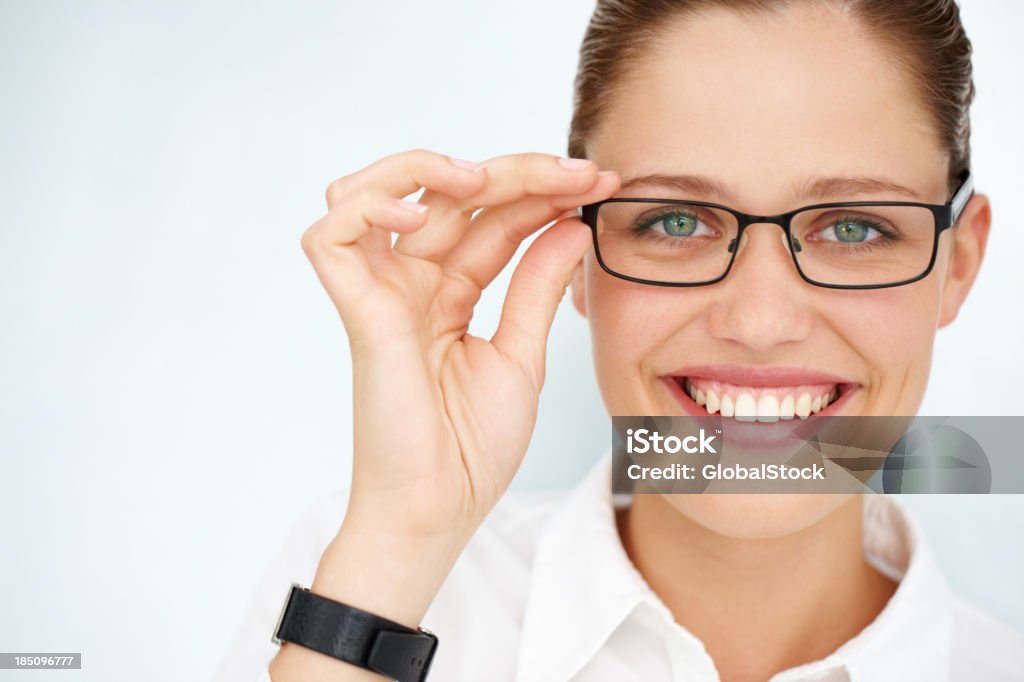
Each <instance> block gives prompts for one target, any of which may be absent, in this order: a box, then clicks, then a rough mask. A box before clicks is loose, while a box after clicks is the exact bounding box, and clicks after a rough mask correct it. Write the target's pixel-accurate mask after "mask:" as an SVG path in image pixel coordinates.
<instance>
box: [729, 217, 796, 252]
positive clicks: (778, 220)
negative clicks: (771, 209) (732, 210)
mask: <svg viewBox="0 0 1024 682" xmlns="http://www.w3.org/2000/svg"><path fill="white" fill-rule="evenodd" d="M736 219H737V220H738V221H739V226H738V227H737V229H736V238H735V239H733V240H732V241H731V242H729V245H728V247H727V248H728V250H729V253H731V254H734V255H735V251H736V250H737V248H738V246H739V243H740V240H741V239H743V232H744V230H746V229H747V228H748V227H750V226H751V225H757V224H758V223H769V224H771V225H778V226H779V227H780V228H782V232H783V233H784V235H785V239H784V242H785V243H786V244H787V245H792V249H793V253H800V251H802V250H803V247H801V246H800V240H799V239H797V238H796V237H794V236H793V235H792V233H791V232H790V226H791V224H792V220H793V214H792V213H783V214H782V215H749V214H746V213H737V214H736Z"/></svg>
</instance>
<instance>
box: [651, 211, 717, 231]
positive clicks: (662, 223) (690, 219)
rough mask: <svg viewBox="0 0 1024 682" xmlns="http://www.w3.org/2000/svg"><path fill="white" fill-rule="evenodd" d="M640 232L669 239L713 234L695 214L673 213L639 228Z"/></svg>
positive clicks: (664, 214)
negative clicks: (660, 235) (652, 233)
mask: <svg viewBox="0 0 1024 682" xmlns="http://www.w3.org/2000/svg"><path fill="white" fill-rule="evenodd" d="M637 230H638V231H651V232H655V233H658V234H663V235H665V236H667V237H693V236H695V235H697V236H706V235H710V234H712V232H711V230H709V229H708V227H707V226H706V225H704V223H703V222H701V220H700V219H699V218H698V217H697V216H696V215H695V214H693V213H682V212H679V211H672V212H671V213H662V214H661V215H659V216H655V217H654V218H651V219H649V220H646V221H644V222H642V223H641V224H640V225H638V226H637Z"/></svg>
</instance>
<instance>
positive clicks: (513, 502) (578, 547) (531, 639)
mask: <svg viewBox="0 0 1024 682" xmlns="http://www.w3.org/2000/svg"><path fill="white" fill-rule="evenodd" d="M610 475H611V457H610V454H606V455H605V456H604V457H603V458H602V459H601V460H600V461H599V462H598V464H597V465H596V466H595V467H594V468H593V470H592V471H591V472H590V474H588V475H587V477H586V478H585V479H584V480H583V481H582V482H581V483H580V484H579V485H578V486H577V487H576V489H574V490H573V491H571V492H570V493H568V494H566V493H520V492H511V493H508V494H506V495H505V496H504V497H503V498H502V499H501V501H500V502H499V503H498V504H497V506H496V507H495V508H494V510H493V511H492V512H491V514H490V515H489V516H488V518H487V520H486V521H485V522H484V523H483V524H482V525H481V527H480V528H479V530H478V531H477V533H476V535H474V536H473V539H472V541H471V542H470V543H469V545H468V546H467V547H466V549H465V551H464V552H463V554H462V556H461V557H460V558H459V560H458V562H457V563H456V565H455V567H454V569H453V570H452V572H451V574H449V576H448V579H447V580H446V581H445V583H444V585H443V586H442V588H441V591H440V592H439V593H438V595H437V598H436V599H435V601H434V602H433V604H432V605H431V607H430V609H429V610H428V611H427V613H426V615H425V617H424V619H423V627H426V628H428V629H430V630H432V631H434V632H435V633H437V634H438V637H439V638H440V644H439V646H438V649H437V653H436V655H435V657H434V662H433V665H432V666H431V672H430V675H429V679H430V680H436V681H438V682H478V681H482V680H487V681H488V682H500V681H503V680H504V681H508V682H568V681H569V680H572V681H573V682H605V681H614V682H634V681H635V682H640V681H643V682H653V681H656V680H665V681H666V682H668V681H671V682H683V681H686V682H717V681H718V679H719V677H718V672H717V670H716V669H715V665H714V663H713V662H712V660H711V657H710V656H709V655H708V653H707V652H706V651H705V649H704V645H703V644H702V643H701V641H700V640H698V639H697V638H696V637H695V636H694V635H693V634H691V633H690V632H689V631H687V630H686V629H685V628H683V627H682V626H681V625H679V624H678V623H676V622H675V621H674V620H673V618H672V615H671V613H670V611H669V609H668V607H667V606H666V605H665V604H664V603H663V602H662V601H661V599H660V598H659V597H658V596H657V595H656V594H655V593H654V591H653V590H652V589H651V588H650V587H649V586H648V585H647V583H646V581H645V580H644V579H643V577H642V576H641V575H640V573H639V572H638V571H637V570H636V568H635V567H634V566H633V564H632V562H631V561H630V559H629V557H628V556H627V555H626V552H625V550H624V549H623V547H622V544H621V541H620V539H619V535H618V531H617V529H616V525H615V514H614V505H613V502H612V495H611V484H610ZM346 504H347V494H346V493H345V492H339V493H336V494H334V495H332V496H331V497H329V498H326V499H325V500H323V501H322V502H321V503H320V504H318V505H317V506H316V507H314V508H313V509H312V510H311V512H310V513H309V514H308V515H307V516H306V517H305V518H304V519H303V520H302V521H301V522H300V523H299V524H298V525H297V526H296V527H295V528H294V529H293V530H292V532H291V533H290V535H289V537H288V539H287V541H286V542H285V545H284V547H283V549H282V550H281V552H280V553H279V555H278V557H277V558H276V560H275V561H274V562H273V564H272V565H271V567H270V569H269V570H268V571H267V572H266V574H265V575H264V577H263V579H262V581H261V582H260V585H259V587H258V588H257V591H256V595H255V599H254V602H253V604H252V607H251V609H250V612H249V614H248V616H247V618H246V620H245V622H244V623H243V626H242V629H241V631H240V632H239V634H238V636H237V638H236V641H235V643H234V645H233V646H232V648H231V650H230V652H229V653H228V656H227V657H226V658H225V660H224V662H223V663H222V666H221V669H220V672H219V674H218V677H217V678H216V680H217V682H270V676H269V674H268V673H267V666H268V664H269V662H270V659H271V658H273V656H274V654H275V653H276V651H277V647H276V645H274V644H273V643H272V642H271V640H270V636H271V632H272V630H273V629H274V625H275V623H276V621H277V617H278V615H279V613H280V609H281V604H282V602H283V601H284V598H285V595H286V593H287V592H288V590H289V588H290V586H291V583H293V582H300V583H302V584H303V585H309V584H310V582H312V579H313V575H314V573H315V572H316V566H317V563H318V561H319V558H320V555H321V553H322V552H323V550H324V548H325V547H326V546H327V544H328V543H329V542H330V540H331V539H332V538H333V537H334V535H335V534H336V533H337V530H338V528H339V527H340V525H341V520H342V517H343V516H344V513H345V507H346ZM864 515H865V517H864V551H865V556H866V557H867V558H868V560H869V561H871V562H872V564H873V565H874V566H876V567H877V568H878V569H879V570H880V571H882V572H884V573H886V574H887V575H890V576H891V577H893V578H894V579H897V580H899V587H898V588H897V589H896V592H895V593H894V595H893V596H892V598H891V599H890V601H889V603H888V604H887V605H886V607H885V608H884V609H883V610H882V612H881V613H880V614H879V615H878V617H877V618H876V619H875V621H874V622H872V623H871V624H870V625H869V626H868V627H867V628H865V629H864V630H863V631H862V632H861V633H860V634H858V635H857V636H856V637H854V638H853V639H852V640H850V641H848V642H847V643H846V644H844V645H843V646H841V647H840V648H839V649H838V650H836V651H835V652H833V653H832V654H831V655H829V656H828V657H826V658H824V659H822V660H819V661H815V662H812V663H808V664H805V665H802V666H799V667H797V668H792V669H790V670H786V671H783V672H780V673H778V674H777V675H775V676H774V677H772V678H771V681H770V682H812V681H813V682H839V681H842V682H863V681H867V680H883V681H886V680H894V681H897V680H898V681H899V682H913V681H916V680H920V681H922V682H925V681H927V682H942V681H944V680H971V681H974V680H978V681H980V682H999V681H1002V680H1024V635H1022V634H1021V633H1018V632H1017V631H1016V630H1014V629H1012V628H1010V627H1009V626H1007V625H1004V624H1002V623H1000V622H999V621H997V620H995V619H993V618H991V617H990V616H988V615H986V614H984V613H982V612H981V611H979V610H977V609H976V608H975V607H973V606H971V605H969V604H968V603H966V602H964V601H963V600H961V599H959V598H957V597H955V596H954V595H952V594H951V593H950V591H949V589H948V587H947V585H946V582H945V579H944V578H943V576H942V573H941V572H940V570H939V567H938V566H937V564H936V563H935V560H934V558H933V557H932V555H931V552H930V551H929V549H928V547H927V546H926V545H925V542H924V539H923V538H922V537H921V534H920V532H919V530H918V528H917V526H916V525H915V524H914V523H913V521H912V520H911V519H910V517H909V516H908V515H907V513H906V511H905V510H904V509H903V508H902V507H901V506H900V505H899V504H898V503H897V501H896V500H895V499H893V498H892V497H890V496H886V495H868V496H867V497H866V498H865V505H864Z"/></svg>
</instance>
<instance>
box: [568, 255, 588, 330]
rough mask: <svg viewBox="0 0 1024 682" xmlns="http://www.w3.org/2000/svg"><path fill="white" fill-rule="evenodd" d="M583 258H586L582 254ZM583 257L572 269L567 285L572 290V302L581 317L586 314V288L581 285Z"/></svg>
mask: <svg viewBox="0 0 1024 682" xmlns="http://www.w3.org/2000/svg"><path fill="white" fill-rule="evenodd" d="M583 258H586V256H584V257H583ZM583 258H581V259H580V262H579V263H577V264H576V268H575V269H573V271H572V280H571V281H570V282H569V287H570V289H571V290H572V291H571V293H572V304H573V306H575V307H576V310H577V311H578V312H579V314H580V315H582V316H583V317H586V316H587V296H586V293H587V291H586V288H585V287H584V286H583Z"/></svg>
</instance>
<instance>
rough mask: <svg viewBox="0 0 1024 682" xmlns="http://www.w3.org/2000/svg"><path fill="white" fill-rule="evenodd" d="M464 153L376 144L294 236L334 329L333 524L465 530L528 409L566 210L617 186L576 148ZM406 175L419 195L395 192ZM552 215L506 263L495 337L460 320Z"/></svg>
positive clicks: (571, 237) (513, 447)
mask: <svg viewBox="0 0 1024 682" xmlns="http://www.w3.org/2000/svg"><path fill="white" fill-rule="evenodd" d="M472 166H473V165H472V164H468V163H467V162H459V161H453V160H452V159H450V158H449V157H447V156H443V155H440V154H436V153H432V152H427V151H422V150H418V151H411V152H405V153H401V154H397V155H394V156H390V157H387V158H384V159H382V160H380V161H377V162H376V163H374V164H372V165H370V166H368V167H367V168H365V169H363V170H361V171H359V172H357V173H355V174H353V175H350V176H346V177H344V178H341V179H340V180H337V181H335V182H334V183H332V184H331V186H330V187H329V188H328V192H327V201H328V207H329V210H328V213H327V215H326V216H324V218H322V219H321V220H320V221H318V222H317V223H316V224H314V225H313V226H312V227H310V228H309V229H308V230H307V231H306V232H305V234H304V235H303V238H302V245H303V248H304V250H305V252H306V254H307V255H308V256H309V259H310V261H311V262H312V264H313V267H314V268H315V270H316V272H317V275H318V276H319V278H320V281H321V282H322V283H323V286H324V287H325V288H326V290H327V292H328V294H329V295H330V297H331V300H332V301H333V302H334V304H335V306H336V307H337V309H338V312H339V313H340V315H341V318H342V320H343V322H344V325H345V329H346V331H347V334H348V337H349V342H350V348H351V353H352V372H353V388H354V395H353V405H354V422H353V427H354V455H353V477H352V486H351V496H350V503H349V509H348V513H347V515H346V520H345V524H346V525H349V526H352V527H354V528H358V529H360V530H362V531H365V532H367V533H369V532H372V533H374V534H377V535H380V534H387V535H391V536H394V537H401V538H405V537H407V538H410V539H418V538H431V537H439V536H444V537H451V538H453V541H455V542H458V541H468V538H469V537H470V535H471V534H472V533H473V531H474V530H475V528H476V527H477V526H478V525H479V523H480V522H481V521H482V520H483V518H484V517H485V516H486V514H487V513H488V512H489V511H490V509H491V508H492V507H493V505H494V504H495V503H496V502H497V500H498V498H499V497H500V496H501V495H502V494H503V492H504V491H505V490H506V488H507V487H508V485H509V483H510V482H511V480H512V477H513V475H514V474H515V472H516V471H517V470H518V468H519V465H520V463H521V461H522V458H523V455H524V453H525V452H526V448H527V445H528V443H529V440H530V436H531V434H532V432H533V428H534V424H535V421H536V413H537V403H538V396H539V393H540V390H541V386H542V385H543V383H544V373H545V349H546V343H547V336H548V331H549V329H550V327H551V322H552V319H553V317H554V314H555V311H556V309H557V307H558V304H559V301H560V300H561V298H562V296H563V294H564V292H565V289H566V287H567V285H568V282H569V279H570V277H571V274H572V270H573V268H574V267H575V265H576V264H577V263H578V262H579V260H580V259H581V258H582V257H583V255H584V254H585V253H586V251H587V249H588V248H589V247H590V245H591V238H590V233H589V231H588V229H587V228H586V226H584V225H583V224H582V223H581V222H580V220H579V219H578V217H571V216H575V212H574V211H573V212H572V213H571V214H569V213H567V211H569V210H570V209H574V208H575V207H577V206H580V205H582V204H586V203H591V202H594V201H599V200H602V199H605V198H608V197H610V196H611V195H612V194H614V193H615V192H616V191H617V190H618V188H619V178H618V176H617V175H616V174H615V173H611V172H608V173H601V174H599V173H598V169H597V168H596V167H595V165H594V164H593V163H591V162H583V161H580V160H564V159H563V160H559V159H558V158H557V157H554V156H549V155H544V154H521V155H513V156H503V157H498V158H495V159H491V160H489V161H486V162H484V163H482V164H480V166H479V167H477V168H475V169H474V168H473V167H472ZM421 187H422V188H425V191H424V193H423V195H422V197H421V198H420V200H419V202H418V203H410V202H407V201H404V200H402V197H405V196H407V195H409V194H411V193H413V192H415V191H417V190H418V189H420V188H421ZM477 209H483V210H481V211H479V212H477V213H474V212H475V211H477ZM556 219H558V220H557V222H556V223H555V224H554V225H553V226H552V227H550V228H549V229H548V230H546V231H545V232H543V233H542V234H541V235H539V236H538V238H537V239H536V240H535V241H534V242H533V244H531V246H530V248H529V249H528V250H527V251H526V253H525V254H524V255H523V257H522V259H521V261H520V263H519V264H518V266H517V267H516V269H515V271H514V273H513V276H512V279H511V282H510V285H509V289H508V292H507V294H506V297H505V301H504V305H503V308H502V313H501V319H500V323H499V325H498V328H497V331H496V333H495V334H494V336H493V337H492V338H491V339H490V340H487V339H483V338H479V337H475V336H472V335H471V334H469V333H468V332H467V330H468V327H469V322H470V319H471V318H472V314H473V307H474V305H475V304H476V302H477V301H478V300H479V298H480V295H481V291H482V290H483V289H484V287H486V286H487V285H488V284H489V283H490V282H491V281H492V280H493V279H494V278H495V276H497V275H498V273H499V272H500V271H501V270H502V268H503V267H504V266H505V265H506V264H507V263H508V262H509V260H510V259H511V258H512V256H513V254H514V253H515V251H516V249H517V247H518V246H519V244H520V243H521V242H522V241H523V240H524V239H525V238H526V237H528V236H529V235H530V234H532V233H534V232H536V231H537V230H538V229H540V228H541V227H542V226H544V225H546V224H548V223H549V222H551V221H553V220H556ZM391 232H395V233H398V235H399V236H398V238H397V240H395V243H394V245H393V246H392V243H391V234H390V233H391ZM460 550H461V547H460Z"/></svg>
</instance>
